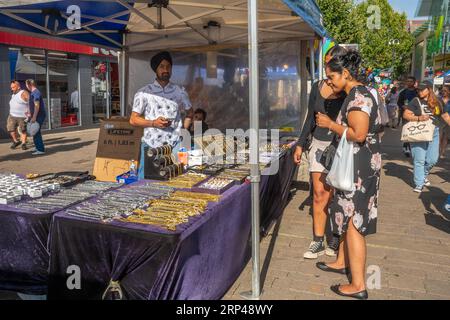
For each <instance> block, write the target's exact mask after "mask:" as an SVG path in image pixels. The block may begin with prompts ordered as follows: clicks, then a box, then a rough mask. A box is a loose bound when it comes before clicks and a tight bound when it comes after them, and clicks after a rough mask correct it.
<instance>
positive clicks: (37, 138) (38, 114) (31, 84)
mask: <svg viewBox="0 0 450 320" xmlns="http://www.w3.org/2000/svg"><path fill="white" fill-rule="evenodd" d="M25 84H26V86H27V89H28V90H29V91H30V92H31V93H30V101H29V102H30V103H29V106H30V114H31V119H30V122H31V123H38V124H39V130H38V131H37V133H36V134H35V135H34V136H33V142H34V146H35V150H34V151H33V153H32V155H35V156H37V155H42V154H45V145H44V141H43V139H42V134H41V129H42V125H43V124H44V121H45V118H46V117H47V113H46V111H45V104H44V99H43V98H42V94H41V92H40V91H39V89H38V88H37V86H36V82H35V81H34V80H33V79H28V80H26V81H25Z"/></svg>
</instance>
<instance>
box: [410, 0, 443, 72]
mask: <svg viewBox="0 0 450 320" xmlns="http://www.w3.org/2000/svg"><path fill="white" fill-rule="evenodd" d="M449 2H450V1H449V0H421V1H419V3H418V7H417V10H416V16H418V17H428V20H426V21H424V23H423V24H422V26H420V27H419V28H417V29H416V30H415V31H414V32H413V35H414V36H415V39H416V41H415V45H414V49H413V59H412V61H413V63H412V70H411V73H412V74H413V75H414V76H415V77H416V78H417V79H419V80H432V79H433V77H434V76H435V75H436V74H439V73H442V72H446V71H448V70H449V69H450V10H449Z"/></svg>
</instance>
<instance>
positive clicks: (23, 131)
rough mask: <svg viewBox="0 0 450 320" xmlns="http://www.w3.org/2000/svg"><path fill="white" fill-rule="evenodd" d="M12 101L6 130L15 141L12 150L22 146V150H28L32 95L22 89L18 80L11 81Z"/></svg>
mask: <svg viewBox="0 0 450 320" xmlns="http://www.w3.org/2000/svg"><path fill="white" fill-rule="evenodd" d="M11 92H12V96H11V100H10V101H9V116H8V120H7V124H6V128H7V130H8V132H9V134H10V136H11V139H12V140H13V143H12V144H11V149H16V148H17V147H18V146H20V145H22V150H26V149H27V125H26V123H25V121H26V119H27V113H28V110H29V107H28V101H29V99H30V94H29V93H28V92H27V91H26V90H22V89H21V88H20V83H19V81H17V80H13V81H11ZM17 128H19V131H20V140H19V139H17Z"/></svg>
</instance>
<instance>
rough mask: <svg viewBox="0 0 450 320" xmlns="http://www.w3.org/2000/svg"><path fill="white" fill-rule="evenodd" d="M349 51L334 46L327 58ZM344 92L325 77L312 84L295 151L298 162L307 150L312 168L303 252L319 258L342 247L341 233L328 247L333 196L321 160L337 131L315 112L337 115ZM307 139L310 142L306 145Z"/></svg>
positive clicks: (305, 254) (331, 116)
mask: <svg viewBox="0 0 450 320" xmlns="http://www.w3.org/2000/svg"><path fill="white" fill-rule="evenodd" d="M346 52H347V50H346V49H345V48H343V47H341V46H335V47H333V48H331V49H330V50H329V51H328V52H327V54H326V55H325V62H328V61H330V60H331V59H332V58H333V57H334V56H337V55H344V54H345V53H346ZM345 96H346V95H345V94H341V93H338V94H335V93H334V91H333V89H332V88H331V86H330V85H329V83H328V81H326V80H322V81H318V82H316V83H315V84H314V85H313V87H312V91H311V95H310V99H309V105H308V116H307V118H306V121H305V125H304V126H303V130H302V133H301V135H300V138H299V140H298V142H297V147H296V149H295V152H294V162H295V163H296V164H297V165H298V164H300V161H301V159H302V154H303V152H308V158H309V172H310V174H311V181H312V189H313V240H312V242H311V243H310V245H309V248H308V250H307V251H306V252H305V253H304V254H303V257H304V258H305V259H317V258H318V257H319V256H321V255H323V254H324V253H325V254H326V255H328V256H335V255H336V250H337V249H338V248H339V236H338V235H335V236H333V237H332V238H331V239H328V247H327V248H325V244H324V242H325V241H324V236H325V226H326V221H327V215H328V205H329V203H330V201H331V199H332V197H333V189H332V188H331V187H330V186H329V185H327V184H326V182H325V178H326V176H327V174H328V171H327V170H326V169H325V168H324V166H323V165H322V164H321V163H320V161H319V159H320V158H321V156H322V154H323V152H324V151H325V149H326V148H327V147H328V146H329V145H330V144H331V141H332V140H333V137H334V135H333V134H332V133H331V132H330V131H329V130H328V129H326V128H319V127H317V124H316V119H315V115H316V114H317V113H318V112H322V113H324V114H327V115H328V116H329V117H330V118H331V119H336V117H337V115H338V114H339V111H340V110H341V107H342V104H343V103H344V100H345ZM308 140H309V142H310V146H307V144H308ZM307 149H309V150H307Z"/></svg>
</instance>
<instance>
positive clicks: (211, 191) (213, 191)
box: [191, 177, 236, 195]
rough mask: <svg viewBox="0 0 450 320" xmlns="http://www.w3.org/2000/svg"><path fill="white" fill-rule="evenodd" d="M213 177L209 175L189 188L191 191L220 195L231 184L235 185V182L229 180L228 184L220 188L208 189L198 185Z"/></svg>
mask: <svg viewBox="0 0 450 320" xmlns="http://www.w3.org/2000/svg"><path fill="white" fill-rule="evenodd" d="M213 178H215V177H209V178H206V179H205V180H203V181H200V182H199V183H197V184H196V185H194V186H193V187H192V189H191V191H192V192H199V193H209V194H215V195H221V194H223V193H224V192H225V191H227V190H228V189H230V188H231V187H232V186H235V185H236V183H235V182H230V183H229V184H227V185H226V186H225V187H223V188H222V189H208V188H202V187H200V186H201V185H202V184H204V183H205V182H208V181H209V180H211V179H213Z"/></svg>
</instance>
